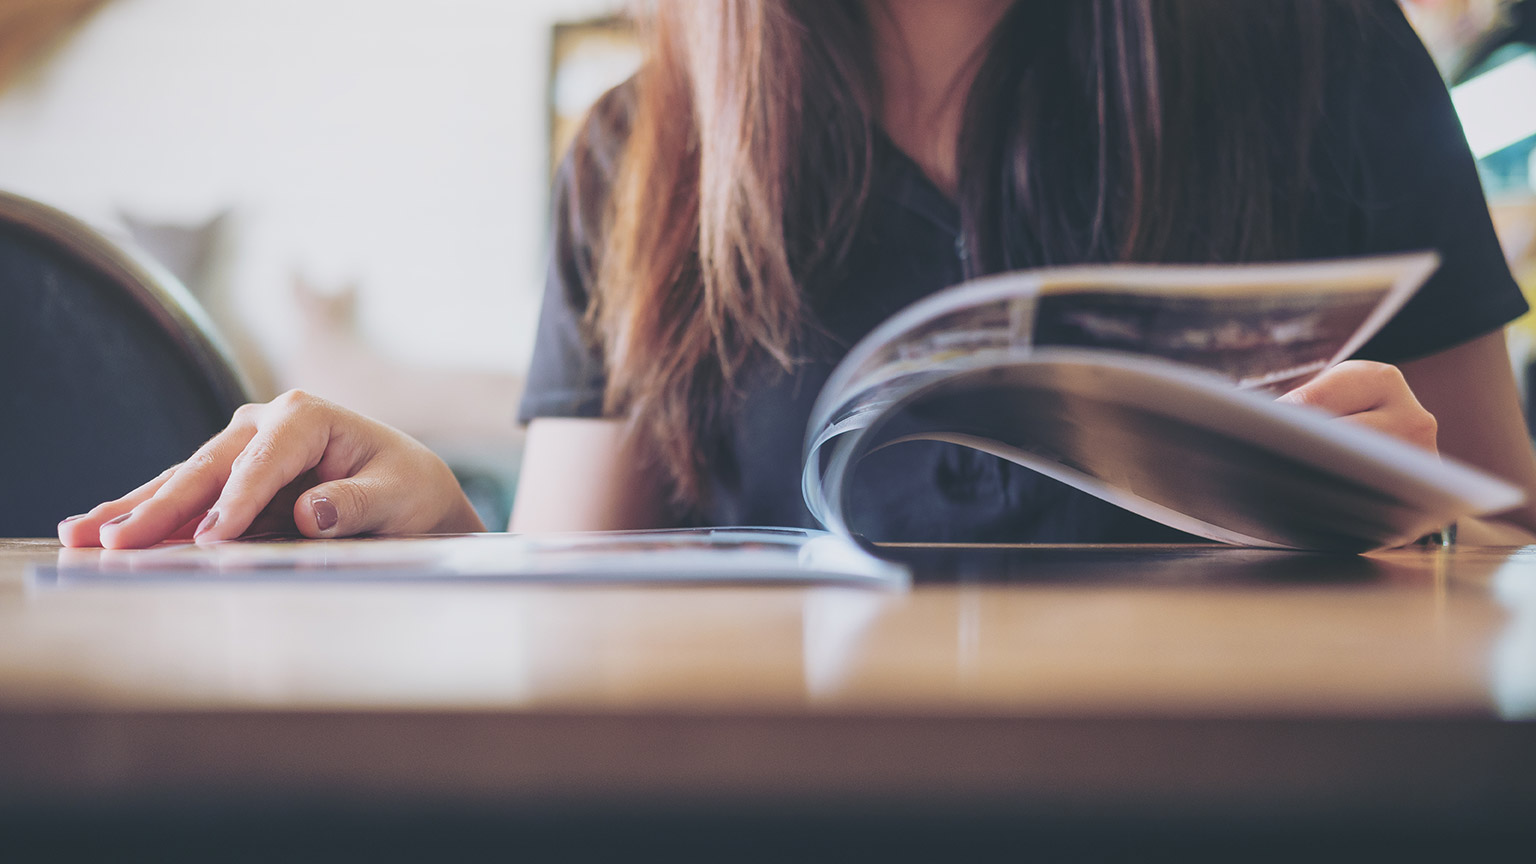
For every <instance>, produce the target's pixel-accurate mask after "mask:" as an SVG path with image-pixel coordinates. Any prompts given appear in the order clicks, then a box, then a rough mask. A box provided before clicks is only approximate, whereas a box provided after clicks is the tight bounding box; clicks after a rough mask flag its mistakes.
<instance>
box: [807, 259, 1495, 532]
mask: <svg viewBox="0 0 1536 864" xmlns="http://www.w3.org/2000/svg"><path fill="white" fill-rule="evenodd" d="M1436 266H1438V258H1437V256H1436V255H1434V254H1433V253H1418V254H1408V255H1396V256H1385V257H1376V258H1363V259H1348V260H1336V261H1327V262H1308V263H1297V264H1275V265H1233V266H1227V265H1219V266H1218V265H1196V266H1102V267H1069V268H1061V269H1054V270H1040V271H1029V272H1022V273H1013V274H1005V275H1000V276H994V277H988V278H985V279H980V280H976V281H974V282H970V283H966V284H962V285H959V286H956V287H954V288H950V289H947V290H945V291H941V292H939V293H937V294H934V295H933V296H931V297H928V298H926V299H924V300H922V301H919V302H918V303H915V304H913V305H912V306H910V307H908V308H907V309H905V310H904V311H902V312H900V313H898V314H897V315H896V316H894V317H893V318H891V319H890V320H888V321H886V322H885V323H884V324H882V325H881V326H880V327H878V328H876V329H875V330H874V331H873V332H872V333H871V334H870V335H869V336H867V337H866V338H865V339H864V340H862V341H861V342H859V344H857V345H856V346H854V348H853V350H852V351H851V352H850V353H849V354H848V356H847V357H846V358H845V359H844V360H843V361H842V363H840V364H839V365H838V366H837V368H836V369H835V370H834V371H833V373H832V375H831V377H830V378H829V379H828V381H827V384H826V386H825V387H824V388H823V389H822V392H821V394H820V396H819V397H818V399H817V402H816V404H815V407H814V409H813V410H812V413H811V418H810V425H809V428H808V430H807V440H806V454H805V456H806V458H805V465H804V475H803V480H802V486H803V491H804V494H805V500H806V504H807V505H808V506H809V507H810V510H811V513H812V514H813V515H814V516H815V517H816V518H817V519H818V520H820V521H821V523H822V524H824V525H826V526H827V527H828V528H829V529H831V530H832V531H834V532H837V533H841V534H848V533H849V529H848V518H847V517H848V513H849V508H850V507H851V506H877V503H876V502H851V501H849V500H848V491H849V488H850V483H849V478H850V476H851V475H852V474H853V472H854V471H856V470H857V469H858V465H859V462H860V459H861V458H862V457H864V456H866V455H868V454H870V453H872V452H874V451H876V450H879V449H881V448H885V447H891V446H898V445H900V444H901V443H903V442H908V441H916V440H932V441H947V442H952V443H956V444H961V445H965V446H968V447H973V448H976V449H978V450H982V451H985V452H988V453H991V454H994V455H997V456H1000V457H1002V458H1004V459H1008V460H1011V461H1013V462H1016V463H1018V464H1020V465H1023V466H1026V467H1028V468H1031V469H1034V470H1036V471H1039V472H1041V473H1043V474H1046V475H1048V476H1051V477H1054V478H1056V479H1058V480H1061V481H1063V482H1065V483H1068V484H1070V485H1072V486H1075V487H1077V488H1079V489H1082V490H1083V491H1085V492H1088V493H1090V494H1093V495H1096V496H1099V497H1101V498H1104V499H1106V500H1108V501H1110V502H1112V503H1114V504H1117V505H1119V506H1122V507H1125V508H1126V509H1129V510H1132V511H1134V512H1136V513H1139V514H1141V515H1143V516H1146V517H1149V518H1151V519H1154V520H1156V521H1159V522H1162V523H1165V524H1167V525H1170V526H1172V527H1174V528H1178V529H1180V530H1183V531H1187V532H1189V533H1191V534H1195V535H1198V536H1200V537H1205V538H1209V539H1212V540H1218V541H1221V542H1226V543H1235V544H1240V545H1250V546H1274V547H1285V548H1300V549H1316V550H1338V551H1351V552H1356V551H1365V550H1369V549H1373V548H1379V547H1387V546H1395V545H1400V544H1403V543H1408V542H1411V541H1413V540H1414V539H1416V538H1418V537H1421V536H1423V535H1425V534H1428V533H1430V532H1432V531H1436V530H1439V529H1441V528H1443V527H1445V526H1446V525H1449V524H1450V523H1452V522H1453V521H1454V520H1456V519H1458V518H1460V517H1464V516H1469V515H1474V514H1480V513H1491V512H1498V511H1501V510H1507V509H1509V508H1511V507H1514V506H1516V505H1517V504H1519V503H1520V502H1521V500H1523V494H1522V493H1521V491H1520V490H1519V489H1517V488H1515V487H1513V486H1511V485H1509V484H1507V483H1505V482H1503V481H1501V480H1498V479H1496V478H1494V477H1490V476H1488V475H1486V474H1484V473H1482V472H1480V471H1476V470H1474V469H1472V468H1469V467H1467V466H1463V465H1460V464H1456V463H1454V462H1452V461H1450V460H1443V459H1441V458H1440V457H1437V456H1435V455H1433V454H1430V453H1428V452H1425V451H1422V450H1419V449H1417V448H1415V447H1412V446H1410V445H1408V444H1405V443H1402V442H1400V441H1398V440H1396V439H1393V438H1390V437H1388V436H1386V435H1383V434H1381V433H1378V432H1374V431H1372V430H1370V429H1366V428H1363V427H1360V426H1358V425H1356V424H1351V423H1343V422H1338V421H1335V420H1333V419H1331V418H1328V417H1325V416H1322V415H1321V414H1319V413H1318V412H1315V411H1310V410H1307V409H1303V408H1299V407H1296V406H1292V405H1287V404H1280V403H1276V402H1275V401H1274V396H1275V395H1276V394H1278V393H1280V392H1283V391H1285V390H1288V389H1290V388H1293V387H1295V386H1298V385H1300V384H1301V383H1303V382H1305V381H1306V380H1307V379H1309V378H1311V377H1312V376H1314V375H1316V374H1317V373H1319V372H1321V371H1323V370H1324V369H1327V368H1328V367H1329V366H1331V365H1333V364H1334V363H1337V362H1339V361H1340V360H1344V359H1346V358H1348V357H1349V356H1350V355H1351V354H1353V353H1354V352H1355V351H1357V350H1358V349H1359V348H1360V346H1362V345H1363V344H1365V342H1366V340H1368V339H1369V338H1370V337H1371V336H1372V335H1373V334H1375V332H1376V331H1377V330H1378V329H1380V327H1381V326H1382V325H1383V324H1384V323H1386V321H1387V320H1388V319H1390V318H1391V317H1392V315H1393V314H1394V313H1395V312H1397V310H1398V309H1400V308H1401V307H1402V305H1403V304H1404V303H1405V302H1406V301H1407V299H1408V298H1409V297H1410V296H1412V294H1413V292H1414V291H1415V290H1417V288H1418V287H1419V285H1421V284H1422V283H1423V281H1424V280H1425V279H1426V278H1427V277H1428V276H1429V275H1430V273H1432V272H1433V271H1434V269H1435V268H1436Z"/></svg>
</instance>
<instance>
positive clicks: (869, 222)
mask: <svg viewBox="0 0 1536 864" xmlns="http://www.w3.org/2000/svg"><path fill="white" fill-rule="evenodd" d="M652 6H653V8H652V9H651V10H650V14H649V16H648V19H647V23H648V26H647V28H646V29H645V33H646V36H647V38H648V40H649V48H650V51H649V54H648V61H647V63H646V65H645V66H644V68H643V69H642V71H641V72H640V73H639V75H638V76H637V77H636V78H635V79H634V80H633V81H632V82H630V83H629V84H627V85H625V86H624V87H621V88H619V89H618V90H616V91H614V92H613V93H611V94H609V96H608V97H606V98H605V99H604V101H603V103H602V104H601V105H599V106H598V108H597V109H596V110H595V111H594V112H593V116H592V118H591V119H590V120H589V122H588V124H587V128H586V130H585V131H584V133H583V135H582V136H581V138H580V140H579V141H578V144H577V145H576V147H575V149H574V152H573V153H572V155H571V158H570V159H569V160H568V162H567V164H566V166H565V169H564V170H563V171H562V173H561V177H560V184H559V188H558V191H557V196H556V200H557V202H558V208H557V220H556V227H557V234H556V254H555V261H554V267H553V268H552V273H551V279H550V283H549V292H548V294H547V296H546V298H545V306H544V313H543V316H542V319H541V323H540V335H539V341H538V348H537V350H536V352H535V357H534V361H533V367H532V372H531V375H530V382H529V389H528V393H527V395H526V396H525V400H524V404H523V412H522V414H523V418H524V419H525V420H527V421H530V426H529V434H528V446H527V451H526V455H525V459H524V470H523V472H522V476H521V478H520V487H519V496H518V504H517V508H516V512H515V514H514V516H513V523H512V528H513V529H514V530H542V529H555V528H566V529H570V528H618V527H646V526H652V525H657V524H680V523H687V522H694V523H716V524H726V523H734V524H804V523H806V522H807V521H808V519H809V517H808V514H806V513H805V511H804V507H803V504H801V503H800V501H799V490H798V485H797V479H798V467H799V459H800V444H801V440H800V436H801V435H803V432H804V425H805V420H806V414H807V412H808V410H809V407H810V402H811V400H813V399H814V397H815V394H816V391H817V389H818V387H819V385H820V383H821V382H822V380H824V378H825V376H826V374H827V372H828V371H829V370H830V368H831V366H832V365H833V364H834V363H835V362H836V360H837V359H838V358H839V357H840V356H841V354H842V353H844V352H846V350H847V349H848V347H849V346H850V345H851V344H852V342H853V341H855V340H857V339H858V338H859V337H860V336H862V335H863V334H864V333H866V332H868V330H869V329H870V328H872V327H873V326H874V325H875V324H876V323H878V322H879V321H880V320H882V319H884V318H885V317H887V316H888V315H890V314H891V313H892V312H894V311H896V310H897V309H898V308H900V307H902V306H904V305H906V304H907V303H910V302H912V301H913V300H915V299H918V298H919V297H921V296H924V295H926V294H928V293H931V292H932V291H934V290H937V289H939V288H941V287H944V286H945V285H948V284H952V283H954V282H957V281H960V280H961V279H962V278H964V277H967V276H974V275H979V274H982V273H988V272H995V271H998V270H1005V269H1012V268H1019V267H1028V266H1039V265H1046V264H1064V263H1074V262H1083V261H1111V260H1125V261H1239V260H1268V259H1282V258H1315V257H1330V256H1337V255H1346V254H1365V253H1371V252H1388V251H1399V250H1402V249H1418V248H1436V249H1438V250H1439V251H1440V252H1441V255H1442V257H1443V259H1444V265H1443V267H1442V269H1441V271H1440V272H1439V273H1438V274H1437V275H1436V276H1435V277H1434V278H1433V280H1432V281H1431V283H1429V285H1427V286H1426V288H1425V289H1424V290H1423V291H1422V292H1421V293H1420V295H1419V296H1418V297H1416V298H1415V299H1414V301H1412V303H1411V304H1410V305H1409V307H1407V308H1405V309H1404V310H1403V312H1402V313H1400V314H1399V316H1398V317H1397V318H1396V319H1394V320H1393V321H1392V322H1391V323H1389V325H1388V326H1387V327H1386V328H1385V329H1384V330H1383V332H1382V333H1381V335H1380V336H1379V337H1378V338H1376V339H1375V340H1373V341H1372V343H1371V344H1370V345H1368V346H1366V348H1365V349H1364V351H1363V352H1362V354H1363V356H1365V357H1367V358H1370V359H1362V360H1356V361H1350V362H1348V363H1344V364H1341V365H1340V366H1339V367H1337V368H1335V369H1333V370H1331V371H1330V372H1328V373H1326V374H1324V375H1322V376H1320V377H1319V378H1317V379H1315V380H1314V381H1313V382H1311V383H1309V384H1308V385H1306V386H1305V387H1302V388H1301V389H1299V390H1297V391H1295V392H1292V393H1289V394H1286V396H1284V397H1282V398H1284V399H1287V400H1289V401H1292V402H1296V403H1299V404H1304V405H1310V406H1313V407H1316V408H1318V409H1321V410H1325V411H1328V412H1330V413H1332V414H1334V415H1338V416H1340V417H1342V418H1343V419H1344V421H1345V422H1355V423H1362V424H1365V425H1369V426H1374V427H1376V428H1379V429H1382V430H1384V431H1387V432H1389V433H1390V434H1394V435H1397V436H1399V437H1401V438H1404V439H1406V440H1409V441H1412V442H1414V443H1416V444H1419V445H1420V446H1423V447H1426V448H1429V449H1435V448H1436V447H1437V446H1438V448H1439V449H1440V450H1441V451H1442V452H1445V453H1448V454H1451V455H1454V456H1456V457H1458V458H1460V459H1463V460H1465V461H1468V462H1471V463H1473V464H1476V465H1480V466H1482V467H1484V468H1486V469H1488V470H1490V471H1492V472H1494V473H1496V474H1499V475H1501V476H1504V477H1507V478H1510V479H1512V480H1513V481H1514V482H1517V483H1519V484H1521V485H1522V486H1524V487H1525V488H1527V489H1531V490H1536V457H1533V455H1532V452H1531V448H1530V445H1529V442H1528V439H1527V437H1526V433H1525V428H1524V425H1523V422H1522V419H1521V417H1520V414H1519V411H1518V408H1517V399H1516V395H1515V388H1514V384H1513V380H1512V375H1511V373H1510V368H1509V363H1508V359H1507V357H1506V355H1505V352H1504V347H1503V341H1502V332H1501V329H1500V328H1501V326H1502V325H1503V324H1504V323H1505V322H1507V321H1508V320H1510V319H1511V318H1513V317H1515V316H1516V315H1518V314H1519V313H1520V312H1522V311H1524V309H1525V305H1524V302H1523V300H1522V299H1521V298H1520V295H1519V293H1518V291H1517V290H1516V289H1515V288H1514V285H1513V282H1512V280H1511V279H1510V277H1509V274H1508V271H1507V269H1506V268H1505V267H1504V265H1503V261H1502V258H1501V257H1500V255H1499V250H1498V247H1497V244H1496V242H1495V240H1494V238H1493V234H1492V231H1491V229H1490V227H1489V225H1488V219H1487V215H1486V209H1485V207H1484V204H1483V201H1482V198H1481V193H1480V190H1479V189H1478V186H1477V178H1476V175H1475V173H1474V169H1473V166H1472V163H1471V159H1470V156H1469V155H1468V154H1467V152H1466V147H1465V144H1464V142H1463V141H1462V140H1461V138H1460V134H1459V129H1458V127H1457V126H1456V122H1455V118H1454V115H1453V114H1452V112H1451V108H1450V105H1449V100H1448V99H1447V98H1446V94H1445V92H1444V89H1443V87H1442V86H1441V85H1440V82H1439V79H1438V77H1436V75H1435V71H1434V67H1433V66H1432V65H1431V64H1430V61H1429V59H1428V57H1427V56H1426V55H1425V54H1424V51H1423V48H1422V46H1421V45H1420V44H1419V42H1418V40H1417V39H1416V38H1415V37H1414V35H1413V33H1412V31H1411V30H1410V29H1409V28H1408V26H1407V24H1406V23H1405V22H1404V20H1403V18H1402V15H1401V13H1400V12H1399V11H1398V10H1397V8H1396V6H1395V5H1394V4H1393V3H1391V2H1390V0H1360V2H1358V3H1344V2H1338V0H1296V2H1292V3H1285V4H1248V3H1231V2H1230V0H1180V2H1172V0H1030V2H1007V0H965V2H956V0H863V2H860V0H841V2H829V0H716V2H698V0H658V2H655V3H653V4H652ZM1392 364H1397V365H1392ZM1437 420H1438V429H1437ZM860 477H861V478H863V479H861V481H860V482H861V483H862V485H863V488H862V489H861V490H860V491H859V493H858V494H860V495H863V496H867V497H868V498H869V499H870V500H871V502H872V503H874V505H875V506H872V507H869V508H865V509H866V510H868V511H869V513H870V514H871V515H870V516H869V517H868V519H869V521H868V523H867V524H863V525H858V526H855V527H857V528H861V529H862V530H864V531H865V532H866V533H867V534H870V535H871V536H874V537H876V538H877V539H879V538H902V539H920V540H944V539H956V540H959V539H974V540H993V539H1013V540H1136V539H1159V538H1163V537H1166V532H1164V531H1162V530H1161V529H1159V528H1158V527H1156V526H1152V525H1150V524H1149V523H1145V522H1143V521H1141V520H1139V519H1136V518H1134V517H1131V516H1129V514H1126V513H1124V512H1123V511H1119V510H1116V509H1115V508H1113V507H1110V506H1109V505H1106V504H1103V503H1102V502H1098V501H1097V500H1096V499H1092V498H1090V497H1088V496H1085V495H1081V494H1079V493H1076V492H1075V491H1073V490H1069V489H1066V488H1064V487H1061V486H1059V485H1057V484H1054V483H1052V482H1049V481H1047V480H1045V479H1044V478H1041V477H1039V476H1038V475H1034V474H1032V473H1030V472H1027V471H1024V470H1022V469H1019V468H1017V467H1016V466H1012V465H1009V464H1007V463H1002V462H999V461H998V460H995V459H991V458H990V457H982V456H979V455H977V454H974V453H972V452H970V451H964V450H958V449H956V448H950V447H945V446H942V445H911V447H910V448H902V449H901V450H900V451H898V450H897V449H893V450H891V451H887V452H886V453H884V454H880V455H879V456H878V457H877V459H876V461H875V463H874V464H871V465H869V466H868V467H867V468H865V469H864V470H862V471H861V472H860ZM269 502H272V503H271V507H270V508H269V510H270V514H271V515H275V516H277V517H279V518H281V519H289V518H291V520H292V523H293V525H295V526H296V527H297V528H298V530H299V531H301V532H302V533H304V534H305V535H308V536H314V537H334V536H342V535H347V534H354V533H361V532H374V533H422V532H436V531H472V530H481V528H482V526H481V525H480V524H479V521H478V519H477V518H476V517H475V516H474V514H473V512H472V510H471V509H470V507H469V505H468V503H467V501H466V500H465V498H464V496H463V493H462V492H460V491H459V489H458V487H457V486H456V484H455V483H454V481H453V479H452V477H451V475H450V474H449V472H448V471H447V469H446V468H445V467H444V466H443V465H442V463H441V462H440V461H439V460H437V459H436V458H435V457H433V456H432V455H431V454H430V453H429V452H427V451H426V450H425V449H424V448H422V447H421V446H420V445H419V444H416V443H415V442H413V441H410V440H409V439H407V438H405V437H404V436H402V435H401V434H399V433H397V432H395V431H393V430H390V429H388V428H386V427H383V426H381V425H379V424H376V423H374V422H372V421H369V420H367V419H365V418H362V417H360V416H358V415H355V414H352V413H350V412H347V411H345V410H344V409H341V408H339V407H336V406H334V405H331V404H329V403H326V402H324V401H322V400H317V399H314V398H312V397H309V396H307V395H304V394H298V393H293V394H288V395H285V396H284V397H281V398H279V399H278V400H276V401H275V402H273V403H270V404H268V405H263V406H254V407H247V408H246V409H243V410H242V411H241V412H240V413H238V414H237V415H236V417H235V420H234V421H233V423H232V424H231V426H230V428H229V429H228V430H226V431H225V432H224V433H222V434H221V435H219V436H218V437H216V438H215V439H213V440H212V441H210V442H209V443H208V444H207V445H206V446H204V447H203V448H202V449H201V450H200V451H199V452H198V453H197V454H196V455H195V456H194V457H193V458H192V459H191V460H189V461H188V462H187V463H185V464H184V465H182V466H178V467H176V468H173V469H171V470H168V471H167V472H166V473H165V474H163V475H161V477H159V478H156V479H155V480H154V481H151V482H150V483H149V484H146V485H145V486H144V487H141V488H140V489H138V490H135V491H134V492H132V493H130V494H129V495H127V496H125V497H124V498H121V499H118V500H117V501H112V502H107V503H105V504H102V505H101V506H99V507H97V508H95V509H94V510H92V511H91V512H90V513H88V514H84V515H83V516H80V517H75V518H74V519H73V520H70V521H67V522H66V523H64V524H63V525H61V526H60V537H61V538H62V539H63V541H64V542H65V543H66V544H70V545H91V544H96V543H100V544H102V545H105V546H109V547H133V546H142V545H146V544H150V543H154V542H157V541H159V540H160V539H162V538H165V537H167V536H172V535H174V534H176V533H178V532H182V533H195V536H196V537H197V539H198V540H199V541H213V540H221V539H227V538H231V537H235V536H239V535H240V534H241V533H242V532H243V531H245V530H246V529H247V528H248V527H249V526H250V525H251V524H252V522H253V520H255V519H256V517H257V516H258V514H259V513H260V512H261V511H262V510H263V509H264V508H268V505H269ZM1533 532H1536V506H1531V507H1526V508H1524V509H1521V510H1518V511H1514V512H1512V513H1510V514H1505V515H1504V516H1502V517H1501V518H1500V519H1498V520H1483V521H1479V522H1477V523H1476V524H1472V525H1463V526H1462V536H1463V538H1464V540H1465V541H1468V542H1526V541H1527V540H1528V539H1531V538H1532V537H1533V536H1536V534H1533Z"/></svg>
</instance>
